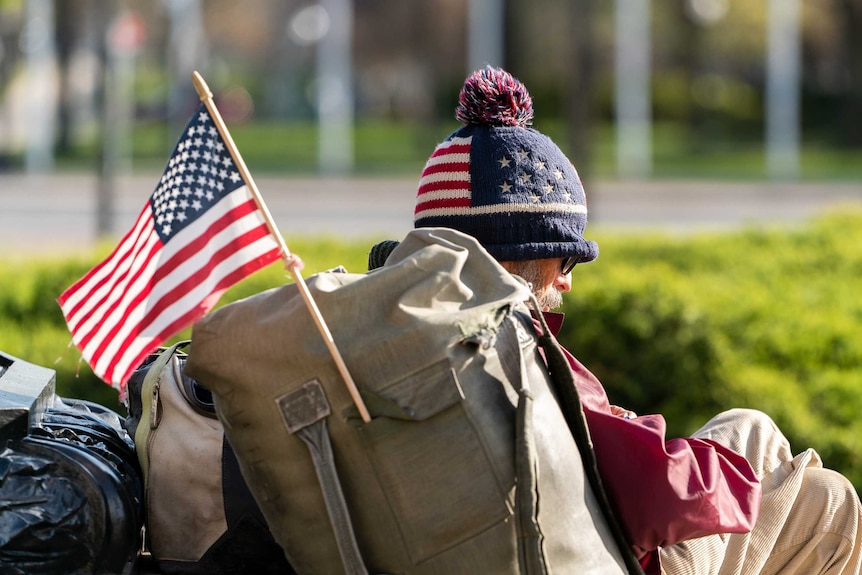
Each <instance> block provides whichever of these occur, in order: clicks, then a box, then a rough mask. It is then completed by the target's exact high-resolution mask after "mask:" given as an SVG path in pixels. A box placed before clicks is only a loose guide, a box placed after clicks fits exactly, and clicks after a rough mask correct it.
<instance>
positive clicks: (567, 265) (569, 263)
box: [562, 256, 578, 276]
mask: <svg viewBox="0 0 862 575" xmlns="http://www.w3.org/2000/svg"><path fill="white" fill-rule="evenodd" d="M577 263H578V258H576V257H573V256H569V257H567V258H563V266H562V275H564V276H567V275H569V274H570V273H572V269H574V267H575V266H576V265H577Z"/></svg>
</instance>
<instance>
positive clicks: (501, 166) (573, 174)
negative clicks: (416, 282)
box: [414, 66, 599, 262]
mask: <svg viewBox="0 0 862 575" xmlns="http://www.w3.org/2000/svg"><path fill="white" fill-rule="evenodd" d="M455 117H456V118H457V119H458V121H460V122H461V123H462V124H464V127H462V128H460V129H459V130H457V131H455V132H454V133H453V134H452V135H450V136H449V137H448V138H446V140H444V141H443V142H442V143H441V144H439V145H438V146H437V148H436V149H435V150H434V153H433V154H432V155H431V157H430V158H429V159H428V162H427V163H426V164H425V169H424V170H422V177H421V179H420V181H419V191H418V194H417V198H416V209H415V212H414V225H415V227H417V228H423V227H448V228H454V229H456V230H459V231H461V232H464V233H467V234H470V235H471V236H473V237H475V238H476V239H477V240H479V242H480V243H481V244H482V246H483V247H484V248H485V249H486V250H488V252H490V254H491V255H492V256H494V257H495V258H496V259H497V260H498V261H519V260H535V259H545V258H559V257H574V258H576V260H577V261H578V262H589V261H592V260H594V259H596V257H597V256H598V253H599V250H598V246H597V245H596V243H595V242H592V241H589V240H586V239H584V237H583V233H584V228H585V227H586V225H587V201H586V196H585V195H584V188H583V186H582V185H581V179H580V177H578V173H577V171H576V170H575V167H574V166H573V165H572V163H571V162H570V161H569V159H568V158H567V157H566V156H565V155H564V154H563V152H562V151H561V150H560V148H558V147H557V145H556V144H554V142H552V141H551V139H550V138H548V137H547V136H545V135H544V134H541V133H540V132H538V131H536V130H534V129H533V128H531V127H530V125H531V123H532V119H533V102H532V99H531V98H530V94H529V93H528V92H527V89H526V87H525V86H524V85H523V84H522V83H521V82H519V81H518V80H517V79H515V78H514V77H512V75H511V74H509V73H508V72H506V71H505V70H502V69H500V68H492V67H490V66H486V67H485V68H484V69H482V70H478V71H476V72H474V73H473V74H471V75H470V76H469V77H468V78H467V80H466V81H465V83H464V87H463V88H462V89H461V93H460V95H459V97H458V107H457V108H456V110H455Z"/></svg>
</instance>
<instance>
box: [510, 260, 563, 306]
mask: <svg viewBox="0 0 862 575" xmlns="http://www.w3.org/2000/svg"><path fill="white" fill-rule="evenodd" d="M514 267H515V269H514V270H513V271H512V273H513V274H515V275H518V276H521V278H523V280H524V281H526V282H527V283H529V284H530V286H531V287H532V289H533V295H535V296H536V299H537V300H538V302H539V307H541V308H542V309H543V310H546V309H557V308H558V307H560V306H562V305H563V294H562V292H560V291H559V290H558V289H556V288H555V287H554V286H548V287H546V288H541V287H539V286H541V285H542V268H541V266H540V265H539V262H538V261H536V260H528V261H524V262H516V264H515V266H514Z"/></svg>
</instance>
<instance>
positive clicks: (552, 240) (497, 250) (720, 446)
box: [369, 67, 862, 575]
mask: <svg viewBox="0 0 862 575" xmlns="http://www.w3.org/2000/svg"><path fill="white" fill-rule="evenodd" d="M532 116H533V109H532V101H531V99H530V96H529V94H528V93H527V90H526V88H525V87H524V86H523V84H521V83H520V82H519V81H517V80H516V79H515V78H513V77H512V76H511V75H510V74H508V73H507V72H505V71H503V70H501V69H497V68H491V67H486V68H485V69H483V70H480V71H478V72H476V73H474V74H473V75H471V76H470V77H468V78H467V81H466V82H465V85H464V87H463V88H462V90H461V93H460V95H459V105H458V108H457V110H456V118H457V119H458V120H459V121H460V122H461V123H462V124H464V126H463V127H462V128H460V129H459V130H457V131H456V132H454V133H453V134H452V135H450V136H449V137H448V138H447V139H446V140H445V141H444V142H442V143H441V144H440V145H438V146H437V148H436V149H435V151H434V153H433V154H432V155H431V157H430V158H429V160H428V162H427V164H426V166H425V168H424V170H423V172H422V177H421V179H420V182H419V186H418V194H417V203H416V209H415V214H414V215H415V226H416V227H450V228H454V229H457V230H460V231H462V232H464V233H468V234H470V235H472V236H474V237H475V238H476V239H478V240H479V241H480V243H482V245H483V247H485V249H486V250H487V251H488V252H489V253H490V254H491V255H492V256H494V257H495V258H496V259H497V260H498V261H499V262H500V263H501V265H502V266H503V267H504V268H506V270H508V271H509V272H511V273H513V274H517V275H519V276H521V277H522V278H524V279H525V280H526V281H528V282H529V283H530V284H531V285H532V287H533V290H534V292H535V294H536V296H537V298H538V299H539V301H540V302H541V305H542V307H543V308H544V310H545V312H546V313H545V315H546V317H548V318H549V324H551V326H552V327H553V326H554V325H556V327H557V329H558V328H559V325H560V323H561V321H562V317H561V314H553V313H551V312H550V310H552V309H554V308H557V307H559V306H560V304H561V303H562V293H563V292H567V291H569V290H571V288H572V284H571V282H572V279H571V271H572V268H573V267H574V266H575V265H576V264H577V263H584V262H589V261H592V260H594V259H595V258H596V257H597V256H598V247H597V246H596V244H595V243H594V242H592V241H589V240H586V239H585V238H584V237H583V231H584V228H585V227H586V221H587V205H586V198H585V195H584V191H583V187H582V185H581V182H580V178H579V177H578V174H577V172H576V171H575V169H574V167H573V166H572V164H571V162H569V160H568V159H567V158H566V156H565V155H564V154H563V153H562V152H561V151H560V149H559V148H558V147H557V146H556V145H555V144H554V143H553V142H552V141H551V140H550V139H549V138H547V137H546V136H544V135H543V134H541V133H540V132H538V131H536V130H534V129H532V128H531V127H530V124H531V120H532ZM375 258H376V259H379V256H375V255H374V254H372V255H371V257H370V258H369V262H370V263H371V262H372V259H375ZM568 359H569V363H570V365H571V367H572V370H573V372H574V376H575V381H576V384H577V386H578V390H579V393H580V396H581V400H582V403H583V408H584V412H585V415H586V419H587V424H588V427H589V430H590V434H591V438H592V440H593V444H594V449H595V453H596V459H597V462H598V466H599V472H600V475H601V477H602V481H603V484H604V487H605V489H606V491H607V492H608V495H609V498H610V501H611V505H612V507H613V508H614V510H615V512H616V514H617V516H618V518H619V519H620V521H621V524H622V526H623V530H624V531H625V533H626V535H627V537H628V540H629V542H630V544H631V546H632V549H633V550H634V552H635V554H636V556H637V557H638V559H639V561H640V562H641V565H642V566H643V567H644V569H645V571H646V572H647V573H660V572H665V573H669V574H673V573H686V574H689V573H710V574H713V573H719V574H722V575H725V574H732V573H734V574H751V573H800V574H806V575H807V574H811V573H859V572H860V569H862V556H860V540H859V538H860V529H859V520H860V516H862V515H860V503H859V499H858V496H857V495H856V493H855V491H854V490H853V488H852V486H851V485H850V483H849V482H848V481H847V480H846V479H845V478H844V477H842V476H841V475H839V474H837V473H835V472H832V471H829V470H826V469H823V468H822V467H821V465H820V460H819V457H818V456H817V454H816V453H815V452H814V451H813V450H810V449H809V450H807V451H805V452H803V453H801V454H800V455H798V456H796V457H795V458H794V457H793V456H792V454H791V452H790V446H789V444H788V443H787V440H786V439H785V438H784V436H783V435H782V434H781V432H780V431H779V430H778V429H777V427H775V425H774V423H772V421H771V420H770V419H769V418H768V416H766V415H765V414H762V413H760V412H757V411H753V410H731V411H729V412H725V413H722V414H720V415H718V416H717V417H716V418H714V419H713V420H712V421H710V422H709V423H708V424H707V425H706V426H704V428H702V429H701V430H700V431H699V432H698V433H696V434H695V435H694V437H691V438H681V439H671V440H668V439H666V438H665V422H664V419H663V418H662V416H660V415H646V416H640V417H638V416H635V414H633V413H631V412H630V411H627V410H625V409H623V408H619V407H615V406H612V405H611V404H610V403H609V401H608V398H607V395H606V393H605V391H604V388H603V387H602V385H601V383H600V382H599V381H598V380H597V379H596V378H595V376H593V375H592V374H591V373H590V372H589V371H588V370H587V369H586V368H585V367H584V366H583V365H582V364H581V363H580V362H578V361H577V360H576V359H575V358H574V357H573V356H571V354H569V355H568Z"/></svg>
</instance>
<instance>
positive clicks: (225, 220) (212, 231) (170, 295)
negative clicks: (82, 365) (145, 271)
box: [87, 200, 268, 363]
mask: <svg viewBox="0 0 862 575" xmlns="http://www.w3.org/2000/svg"><path fill="white" fill-rule="evenodd" d="M255 209H256V208H255V204H254V200H248V201H246V202H245V203H243V204H240V205H239V206H237V207H235V208H233V209H232V210H230V211H228V212H226V213H225V214H223V215H222V216H221V217H220V218H219V219H217V220H216V221H215V222H213V223H212V224H211V225H210V226H209V227H208V228H207V230H206V231H205V232H204V233H202V234H200V235H198V236H196V237H195V240H194V241H192V242H189V243H188V244H186V245H185V246H183V248H182V249H180V250H179V251H178V252H177V253H176V254H174V255H173V256H172V257H171V258H170V259H168V260H167V261H165V262H164V263H162V264H159V267H158V268H157V269H156V270H155V272H154V273H153V277H152V279H151V280H150V281H149V282H148V283H147V285H146V286H145V287H144V289H142V290H141V291H140V292H138V293H137V294H136V295H135V296H134V297H133V298H132V299H131V300H128V303H127V304H126V305H125V309H126V310H127V311H133V310H135V309H137V308H138V306H139V305H140V304H141V303H142V302H143V301H144V300H146V299H147V298H148V297H150V295H151V294H152V293H153V291H155V289H156V287H157V286H158V285H159V283H160V282H161V281H163V280H164V278H165V277H167V273H168V272H170V271H173V270H175V269H176V268H177V267H178V266H180V265H182V264H183V263H184V262H185V261H187V260H188V259H190V258H191V257H193V256H194V255H195V254H197V253H199V252H200V251H201V250H202V249H204V248H205V247H206V244H207V243H208V242H209V240H210V239H211V238H212V237H214V236H215V235H216V234H218V233H219V232H222V231H224V230H225V229H227V228H228V227H229V226H230V225H231V224H232V223H234V222H235V221H236V220H237V219H238V218H239V217H242V216H245V215H247V214H249V213H252V212H254V211H255ZM255 230H261V232H262V233H260V234H259V235H258V236H257V238H255V239H258V238H259V237H262V236H265V235H267V233H268V230H267V228H266V226H265V225H263V224H261V226H259V227H258V228H255ZM236 241H237V240H236V239H234V240H232V241H231V242H230V243H228V244H225V245H226V247H229V246H230V245H231V244H232V243H235V242H236ZM224 250H225V248H221V249H220V250H218V251H216V252H214V253H213V254H211V255H210V258H209V262H208V263H207V266H206V267H204V268H202V269H203V271H207V270H209V269H211V268H212V267H213V266H212V262H213V261H220V260H218V259H217V258H218V257H219V256H220V255H221V254H223V253H224ZM233 251H236V250H233ZM162 268H166V269H167V272H164V273H163V271H162ZM201 277H202V275H201V270H198V272H196V273H194V274H192V275H190V276H188V277H187V278H186V279H185V280H184V281H182V282H180V283H179V284H177V286H175V287H174V288H171V290H169V291H168V292H166V293H165V295H164V296H163V297H162V298H161V299H160V300H158V301H157V302H155V303H154V304H153V306H152V307H151V308H150V310H149V311H148V312H147V314H146V315H145V316H144V317H143V318H142V319H141V320H140V321H139V322H137V326H136V328H137V331H135V330H132V331H131V332H130V333H131V334H132V335H131V336H129V337H127V338H126V339H125V340H123V343H122V345H121V346H120V349H124V347H125V346H126V345H128V343H129V342H130V341H131V340H132V339H134V337H135V336H136V335H137V334H139V333H141V332H143V331H144V330H145V329H147V328H148V327H149V324H150V323H151V322H152V320H153V317H154V316H153V313H152V311H153V310H154V309H157V310H158V311H161V310H163V309H164V308H165V307H166V304H165V302H166V301H168V304H169V303H171V302H170V301H169V300H173V299H177V295H178V294H179V295H180V297H181V296H182V294H183V293H185V292H186V291H188V287H189V286H194V285H196V284H197V283H199V278H201ZM203 277H205V275H204V276H203ZM132 283H134V282H132ZM180 288H182V289H180ZM127 319H128V318H127V315H124V316H123V318H122V320H123V321H120V322H117V323H116V324H114V326H113V327H112V328H111V330H110V331H109V332H108V334H107V337H104V338H102V342H101V343H100V344H99V345H98V347H97V348H96V349H95V351H94V352H93V363H99V361H100V360H101V358H102V356H103V355H104V353H105V350H106V348H107V347H108V346H109V345H110V344H111V342H112V341H113V340H114V337H115V336H116V335H117V333H118V332H119V330H120V329H121V328H122V327H123V325H124V322H125V321H126V320H127ZM87 343H89V340H88V342H87ZM112 363H113V362H112Z"/></svg>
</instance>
